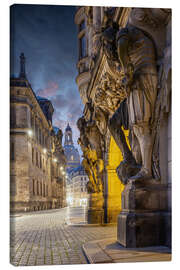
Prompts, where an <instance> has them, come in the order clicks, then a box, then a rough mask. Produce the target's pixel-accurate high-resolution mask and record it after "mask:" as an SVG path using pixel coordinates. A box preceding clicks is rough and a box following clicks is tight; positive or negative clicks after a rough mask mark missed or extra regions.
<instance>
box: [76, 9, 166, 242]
mask: <svg viewBox="0 0 180 270" xmlns="http://www.w3.org/2000/svg"><path fill="white" fill-rule="evenodd" d="M75 23H76V24H77V26H78V43H79V59H78V63H77V68H78V76H77V78H76V83H77V85H78V88H79V92H80V96H81V99H82V101H83V103H84V112H83V116H82V117H81V118H80V119H79V120H78V121H77V126H78V128H79V130H80V138H79V144H80V146H81V148H82V151H83V157H84V159H83V161H82V164H83V166H84V168H85V170H86V172H87V174H88V177H89V182H88V184H87V188H88V192H89V194H90V203H89V210H88V215H89V216H88V221H89V222H90V223H101V224H102V223H117V235H118V241H119V243H120V244H122V245H123V246H126V247H140V246H151V245H159V244H160V245H170V244H171V10H170V9H161V8H123V7H90V6H87V7H85V6H81V7H77V11H76V14H75Z"/></svg>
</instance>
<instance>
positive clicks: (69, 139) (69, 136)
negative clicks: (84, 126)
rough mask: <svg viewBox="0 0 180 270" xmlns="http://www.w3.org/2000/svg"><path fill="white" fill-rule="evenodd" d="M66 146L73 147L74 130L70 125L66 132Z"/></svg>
mask: <svg viewBox="0 0 180 270" xmlns="http://www.w3.org/2000/svg"><path fill="white" fill-rule="evenodd" d="M64 145H71V146H72V145H73V139H72V129H71V127H70V125H69V123H68V124H67V127H66V130H65V142H64Z"/></svg>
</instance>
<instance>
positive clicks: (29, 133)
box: [28, 129, 33, 137]
mask: <svg viewBox="0 0 180 270" xmlns="http://www.w3.org/2000/svg"><path fill="white" fill-rule="evenodd" d="M28 135H29V137H32V135H33V132H32V130H31V129H29V130H28Z"/></svg>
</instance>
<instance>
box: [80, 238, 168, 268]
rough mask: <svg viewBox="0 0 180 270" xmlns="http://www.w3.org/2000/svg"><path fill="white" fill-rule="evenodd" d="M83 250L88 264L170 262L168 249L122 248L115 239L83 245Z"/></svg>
mask: <svg viewBox="0 0 180 270" xmlns="http://www.w3.org/2000/svg"><path fill="white" fill-rule="evenodd" d="M83 250H84V252H85V254H86V256H87V258H88V261H89V263H125V262H159V261H170V260H171V251H170V249H169V248H168V247H164V246H158V247H147V248H124V247H123V246H121V245H120V244H119V243H117V241H116V238H115V237H113V238H108V239H103V240H96V241H91V242H88V243H85V244H84V245H83Z"/></svg>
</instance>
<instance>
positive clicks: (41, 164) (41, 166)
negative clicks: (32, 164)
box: [40, 154, 42, 168]
mask: <svg viewBox="0 0 180 270" xmlns="http://www.w3.org/2000/svg"><path fill="white" fill-rule="evenodd" d="M40 168H42V158H41V154H40Z"/></svg>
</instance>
